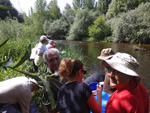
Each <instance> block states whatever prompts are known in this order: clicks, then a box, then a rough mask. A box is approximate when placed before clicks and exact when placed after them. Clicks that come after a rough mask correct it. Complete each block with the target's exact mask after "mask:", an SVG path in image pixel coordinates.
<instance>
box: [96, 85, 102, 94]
mask: <svg viewBox="0 0 150 113" xmlns="http://www.w3.org/2000/svg"><path fill="white" fill-rule="evenodd" d="M96 90H97V94H98V95H99V94H101V93H102V90H103V88H102V85H101V84H100V85H99V84H97V89H96Z"/></svg>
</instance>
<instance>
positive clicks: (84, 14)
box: [67, 9, 96, 40]
mask: <svg viewBox="0 0 150 113" xmlns="http://www.w3.org/2000/svg"><path fill="white" fill-rule="evenodd" d="M95 19H96V13H95V12H93V11H92V10H88V9H83V10H78V11H77V14H76V17H75V19H74V23H73V25H72V26H71V28H70V31H69V36H68V37H67V40H82V39H83V38H85V37H88V36H89V35H88V27H89V26H90V25H91V24H92V23H93V21H94V20H95Z"/></svg>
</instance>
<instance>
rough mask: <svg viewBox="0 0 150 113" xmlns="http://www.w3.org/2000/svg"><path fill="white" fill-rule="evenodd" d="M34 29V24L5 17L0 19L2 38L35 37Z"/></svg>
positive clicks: (0, 36) (0, 37)
mask: <svg viewBox="0 0 150 113" xmlns="http://www.w3.org/2000/svg"><path fill="white" fill-rule="evenodd" d="M35 37H36V36H35V34H34V29H33V28H32V26H26V25H24V24H22V23H19V22H18V21H17V20H12V19H9V18H7V19H5V20H0V39H1V40H3V39H6V38H15V39H17V40H18V41H19V40H20V38H34V39H35Z"/></svg>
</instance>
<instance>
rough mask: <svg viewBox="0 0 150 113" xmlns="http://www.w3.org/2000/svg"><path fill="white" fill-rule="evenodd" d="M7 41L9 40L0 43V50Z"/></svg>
mask: <svg viewBox="0 0 150 113" xmlns="http://www.w3.org/2000/svg"><path fill="white" fill-rule="evenodd" d="M8 40H9V38H7V39H6V40H5V41H4V42H2V43H1V44H0V48H1V47H2V46H3V45H4V44H5V43H6V42H7V41H8Z"/></svg>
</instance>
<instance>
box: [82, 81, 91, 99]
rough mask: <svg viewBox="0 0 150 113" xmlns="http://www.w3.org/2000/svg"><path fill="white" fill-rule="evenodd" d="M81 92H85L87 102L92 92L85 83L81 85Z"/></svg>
mask: <svg viewBox="0 0 150 113" xmlns="http://www.w3.org/2000/svg"><path fill="white" fill-rule="evenodd" d="M83 91H84V92H85V99H86V100H88V99H89V98H90V96H91V95H92V91H91V89H90V87H89V86H88V85H87V84H85V83H83Z"/></svg>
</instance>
